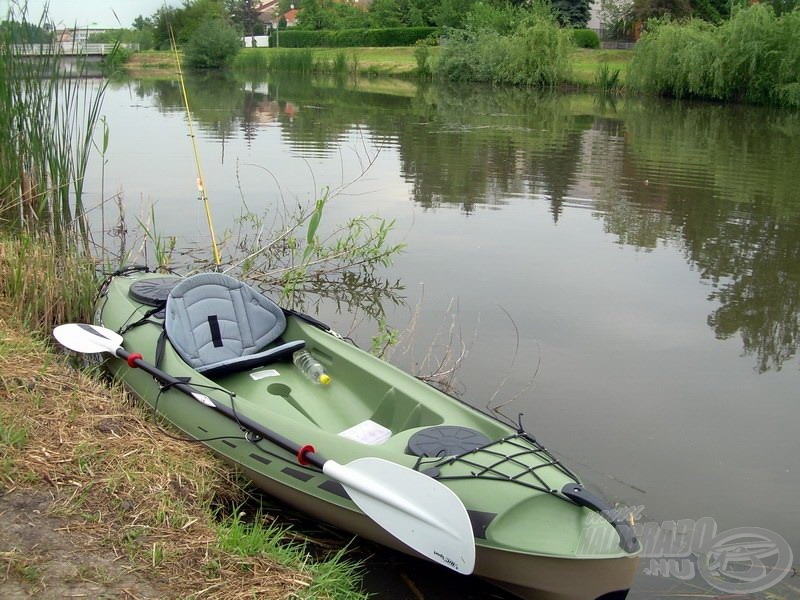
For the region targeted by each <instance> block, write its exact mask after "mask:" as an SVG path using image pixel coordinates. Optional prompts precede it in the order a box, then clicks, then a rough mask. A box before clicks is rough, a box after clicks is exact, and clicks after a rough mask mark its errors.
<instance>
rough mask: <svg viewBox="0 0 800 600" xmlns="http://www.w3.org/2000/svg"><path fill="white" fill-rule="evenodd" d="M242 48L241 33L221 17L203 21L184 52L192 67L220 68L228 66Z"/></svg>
mask: <svg viewBox="0 0 800 600" xmlns="http://www.w3.org/2000/svg"><path fill="white" fill-rule="evenodd" d="M240 48H241V39H240V38H239V33H238V32H237V31H236V30H235V29H234V28H233V27H231V26H230V25H229V24H228V23H226V22H225V21H223V20H221V19H209V20H207V21H204V22H203V23H201V24H200V25H199V26H198V27H197V29H196V30H195V32H194V33H193V34H192V37H191V38H190V39H189V42H188V43H187V44H186V46H185V47H184V50H183V53H184V56H185V57H186V61H187V63H188V64H189V66H191V67H195V68H199V69H219V68H221V67H224V66H227V65H228V64H230V62H231V61H232V60H233V59H234V57H235V56H236V54H237V53H238V52H239V50H240Z"/></svg>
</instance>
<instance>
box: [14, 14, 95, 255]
mask: <svg viewBox="0 0 800 600" xmlns="http://www.w3.org/2000/svg"><path fill="white" fill-rule="evenodd" d="M8 23H13V24H15V25H16V26H11V25H8ZM46 25H47V21H46V15H45V16H43V17H42V18H41V20H40V21H39V22H38V23H36V24H31V23H28V21H27V16H26V13H25V11H24V9H22V10H20V9H18V8H16V7H15V6H14V5H12V6H11V8H10V9H9V13H8V15H7V26H6V27H4V28H2V30H0V148H2V149H3V152H2V153H0V226H3V227H10V228H12V229H17V230H22V229H27V230H34V229H35V230H38V231H47V232H49V233H50V234H52V235H53V236H54V239H56V240H58V241H59V242H60V243H62V244H64V245H70V244H73V243H76V242H78V241H80V243H81V244H82V245H83V247H84V250H87V248H88V245H89V232H88V227H87V225H86V222H85V219H84V210H85V209H84V197H83V196H84V193H83V192H84V177H85V174H86V169H87V166H88V164H89V158H90V155H91V151H92V148H93V135H94V129H95V126H96V124H97V121H98V119H99V117H100V108H101V105H102V100H103V93H104V91H105V87H106V82H105V81H103V80H96V79H85V78H83V77H82V75H83V74H84V73H85V64H84V63H83V62H81V61H78V62H77V63H76V64H75V66H74V67H73V68H72V70H71V71H68V70H67V69H66V67H65V65H64V62H63V56H62V54H61V53H60V46H55V49H56V52H55V53H53V54H45V55H43V56H37V57H36V58H29V57H23V56H20V55H19V54H18V53H17V51H18V48H20V46H19V44H26V43H34V42H36V41H39V37H38V32H41V31H46V30H47V28H46Z"/></svg>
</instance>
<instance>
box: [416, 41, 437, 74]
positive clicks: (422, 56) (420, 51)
mask: <svg viewBox="0 0 800 600" xmlns="http://www.w3.org/2000/svg"><path fill="white" fill-rule="evenodd" d="M435 45H436V41H435V40H434V39H433V38H425V39H424V40H417V41H416V42H415V43H414V59H415V60H416V61H417V74H418V75H419V76H421V77H430V76H431V74H432V73H433V70H432V68H431V62H430V60H431V47H432V46H435Z"/></svg>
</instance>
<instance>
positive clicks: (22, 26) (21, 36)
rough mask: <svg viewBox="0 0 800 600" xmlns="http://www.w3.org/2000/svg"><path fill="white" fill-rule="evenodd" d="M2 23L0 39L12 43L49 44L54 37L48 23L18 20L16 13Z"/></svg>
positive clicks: (0, 24) (0, 25)
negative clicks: (47, 25)
mask: <svg viewBox="0 0 800 600" xmlns="http://www.w3.org/2000/svg"><path fill="white" fill-rule="evenodd" d="M9 17H10V18H9V19H7V20H5V21H3V22H2V23H0V39H2V40H3V41H4V42H5V41H8V42H9V43H12V44H48V43H50V41H51V40H52V39H53V34H52V33H51V32H50V31H49V29H48V28H47V27H46V23H44V22H41V23H38V24H37V23H29V22H28V21H26V20H22V21H20V20H18V19H16V18H15V16H14V15H9Z"/></svg>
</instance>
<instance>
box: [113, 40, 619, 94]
mask: <svg viewBox="0 0 800 600" xmlns="http://www.w3.org/2000/svg"><path fill="white" fill-rule="evenodd" d="M440 50H441V49H440V48H439V47H436V46H434V47H432V48H431V57H432V58H433V59H435V58H436V56H438V54H439V52H440ZM277 52H281V53H285V54H286V55H287V56H288V55H291V54H298V55H303V54H304V53H308V52H309V49H307V48H281V49H280V50H277V49H271V48H245V49H243V50H242V51H241V52H240V53H239V56H237V58H236V62H235V64H234V68H235V69H236V70H242V71H246V70H262V69H265V68H266V65H267V64H268V63H269V58H268V57H269V56H270V54H274V53H277ZM311 52H313V55H314V59H315V60H317V61H326V62H327V63H330V64H335V63H336V62H337V61H339V62H341V61H342V58H341V57H342V56H347V57H349V58H350V61H351V64H352V61H353V57H355V60H356V61H357V68H358V72H359V73H361V74H362V75H389V76H395V77H412V76H415V75H416V73H417V60H416V57H415V56H414V47H413V46H407V47H399V48H314V49H313V50H311ZM632 58H633V51H632V50H601V49H597V50H595V49H589V48H579V49H576V50H574V51H573V53H572V54H571V59H572V61H571V63H572V76H571V78H570V80H569V81H568V82H567V83H568V84H569V85H577V86H581V87H593V86H594V82H595V78H596V76H597V71H598V69H600V68H601V66H603V65H607V66H608V67H609V68H610V69H611V71H615V70H617V69H619V70H620V83H621V84H624V83H625V76H626V73H627V68H628V63H630V61H631V59H632ZM283 60H287V61H288V60H290V59H283ZM306 60H307V59H306ZM126 68H129V69H132V70H136V71H150V72H152V73H153V74H161V75H163V74H171V73H174V71H175V64H174V60H173V59H172V57H171V55H170V54H169V53H168V52H158V51H149V52H142V53H139V54H136V55H133V57H132V58H131V61H130V62H129V63H127V65H126Z"/></svg>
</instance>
